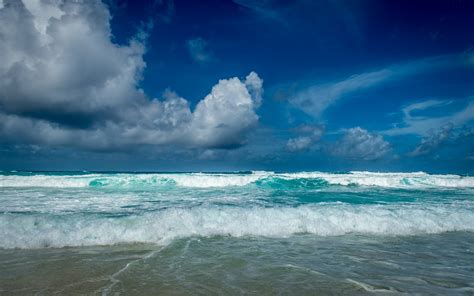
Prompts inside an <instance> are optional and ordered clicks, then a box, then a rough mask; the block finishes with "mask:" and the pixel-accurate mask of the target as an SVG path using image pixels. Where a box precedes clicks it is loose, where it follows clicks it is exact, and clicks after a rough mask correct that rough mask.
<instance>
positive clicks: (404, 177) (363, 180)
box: [0, 172, 474, 189]
mask: <svg viewBox="0 0 474 296" xmlns="http://www.w3.org/2000/svg"><path fill="white" fill-rule="evenodd" d="M279 181H295V182H300V183H299V184H300V185H304V184H305V183H308V182H309V183H311V184H315V182H314V181H321V182H316V183H318V184H319V185H321V186H322V185H323V184H329V185H339V186H350V185H351V186H377V187H385V188H415V189H424V188H474V177H468V176H459V175H430V174H426V173H423V172H418V173H372V172H349V173H343V174H334V173H323V172H302V173H273V172H253V173H248V174H205V173H187V174H179V173H176V174H84V175H51V174H49V175H48V174H44V175H28V176H24V175H0V187H26V188H28V187H55V188H85V187H109V188H146V187H148V188H150V187H160V186H181V187H193V188H211V187H229V186H248V185H257V186H258V185H259V184H266V185H272V184H274V183H278V182H279ZM287 184H288V185H291V184H289V183H287ZM280 185H281V184H280Z"/></svg>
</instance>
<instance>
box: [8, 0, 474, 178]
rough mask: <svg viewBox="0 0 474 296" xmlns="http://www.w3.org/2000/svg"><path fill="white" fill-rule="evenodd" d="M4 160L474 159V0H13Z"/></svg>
mask: <svg viewBox="0 0 474 296" xmlns="http://www.w3.org/2000/svg"><path fill="white" fill-rule="evenodd" d="M0 170H35V171H37V170H78V171H82V170H87V171H98V170H100V171H115V170H118V171H239V170H272V171H351V170H364V171H365V170H367V171H425V172H429V173H456V174H471V175H472V174H473V173H474V2H473V1H470V0H444V1H436V0H434V1H422V0H415V1H408V0H402V1H395V0H393V1H391V0H387V1H377V0H361V1H350V0H321V1H310V0H295V1H277V0H234V1H230V0H229V1H225V0H215V1H211V0H209V1H204V0H203V1H186V0H174V1H173V0H150V1H136V0H134V1H132V0H102V1H101V0H0Z"/></svg>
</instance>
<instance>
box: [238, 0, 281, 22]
mask: <svg viewBox="0 0 474 296" xmlns="http://www.w3.org/2000/svg"><path fill="white" fill-rule="evenodd" d="M274 2H275V1H272V0H234V3H236V4H237V5H239V6H241V7H244V8H246V9H248V10H250V11H251V12H252V13H254V14H256V15H257V16H259V17H261V18H263V19H269V20H273V21H277V22H279V23H282V24H286V21H285V19H284V18H283V17H282V16H281V14H280V13H279V11H278V10H277V9H275V8H274Z"/></svg>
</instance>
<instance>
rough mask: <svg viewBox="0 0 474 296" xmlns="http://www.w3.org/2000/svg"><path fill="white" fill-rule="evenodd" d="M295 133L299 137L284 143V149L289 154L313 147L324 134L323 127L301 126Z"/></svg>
mask: <svg viewBox="0 0 474 296" xmlns="http://www.w3.org/2000/svg"><path fill="white" fill-rule="evenodd" d="M295 131H296V132H297V133H298V134H300V136H298V137H295V138H290V139H289V140H288V142H287V143H286V148H287V149H288V150H289V151H291V152H297V151H302V150H307V149H309V148H311V147H313V146H314V144H315V143H317V142H318V141H319V140H320V139H321V137H322V135H323V133H324V126H322V125H317V126H313V125H302V126H300V127H298V128H297V129H296V130H295Z"/></svg>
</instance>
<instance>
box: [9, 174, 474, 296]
mask: <svg viewBox="0 0 474 296" xmlns="http://www.w3.org/2000/svg"><path fill="white" fill-rule="evenodd" d="M386 293H391V294H395V295H397V294H419V295H446V294H449V295H473V294H474V177H470V176H458V175H430V174H427V173H423V172H415V173H373V172H341V173H324V172H300V173H275V172H264V171H262V172H237V173H112V172H110V173H91V172H80V173H79V172H77V173H68V172H63V173H60V172H54V173H52V172H49V173H47V172H34V173H33V172H1V173H0V295H34V294H37V295H52V294H60V295H70V294H86V295H328V294H329V295H359V294H361V295H366V294H376V295H377V294H384V295H385V294H386Z"/></svg>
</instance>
